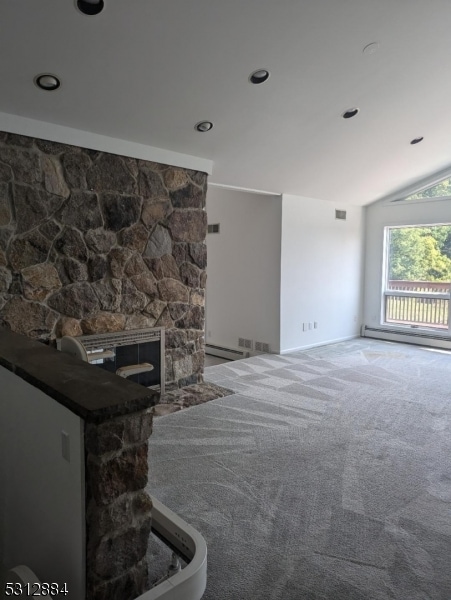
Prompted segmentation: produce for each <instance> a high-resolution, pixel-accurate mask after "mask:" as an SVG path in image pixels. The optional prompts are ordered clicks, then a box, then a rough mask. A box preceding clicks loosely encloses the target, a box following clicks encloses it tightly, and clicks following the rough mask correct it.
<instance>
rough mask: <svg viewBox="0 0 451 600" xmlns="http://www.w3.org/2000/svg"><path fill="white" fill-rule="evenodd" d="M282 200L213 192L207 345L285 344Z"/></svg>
mask: <svg viewBox="0 0 451 600" xmlns="http://www.w3.org/2000/svg"><path fill="white" fill-rule="evenodd" d="M281 208H282V201H281V197H280V196H270V195H263V194H256V193H249V192H244V191H237V190H228V189H223V188H217V187H209V188H208V192H207V215H208V223H210V224H213V223H219V224H220V233H219V234H208V235H207V256H208V265H207V290H206V328H205V329H206V342H207V344H214V345H218V346H225V347H227V348H238V338H239V337H243V338H246V339H251V340H253V341H254V342H256V341H258V342H263V343H267V344H269V345H270V348H271V351H272V352H276V353H277V352H279V350H280V348H279V341H280V324H279V315H280V244H281V239H280V234H281V230H280V223H281Z"/></svg>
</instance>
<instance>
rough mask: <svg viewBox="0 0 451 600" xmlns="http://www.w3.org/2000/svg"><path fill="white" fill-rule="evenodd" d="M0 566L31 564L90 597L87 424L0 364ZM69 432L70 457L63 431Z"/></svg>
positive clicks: (44, 577)
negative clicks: (87, 574)
mask: <svg viewBox="0 0 451 600" xmlns="http://www.w3.org/2000/svg"><path fill="white" fill-rule="evenodd" d="M0 390H1V392H0V394H1V395H0V423H1V428H0V482H1V486H0V487H1V492H0V569H2V572H3V570H4V569H10V568H12V567H15V566H17V565H20V564H25V565H27V566H28V567H29V568H30V569H32V571H34V573H35V574H36V575H37V576H38V577H39V578H40V580H41V581H42V582H49V583H51V582H57V583H59V584H63V583H65V582H66V583H67V586H68V590H69V595H68V596H66V597H68V598H74V599H75V598H76V599H79V600H81V599H82V598H84V597H85V585H84V573H85V564H84V556H85V547H84V535H85V517H84V458H83V454H84V449H83V443H82V434H83V422H82V420H81V419H80V418H78V417H77V416H76V415H74V414H73V413H72V412H70V411H69V410H68V409H66V408H65V407H63V406H61V405H60V404H58V403H57V402H55V400H53V399H51V398H49V397H48V396H47V395H45V394H44V393H43V392H41V391H40V390H38V389H36V388H34V387H33V386H32V385H30V384H28V383H27V382H25V381H23V380H22V379H21V378H20V377H18V376H16V375H14V374H13V373H11V372H10V371H8V370H7V369H5V368H3V367H0ZM62 430H64V431H66V432H67V433H68V434H69V436H70V462H67V461H66V460H65V459H64V458H63V457H62V452H61V431H62Z"/></svg>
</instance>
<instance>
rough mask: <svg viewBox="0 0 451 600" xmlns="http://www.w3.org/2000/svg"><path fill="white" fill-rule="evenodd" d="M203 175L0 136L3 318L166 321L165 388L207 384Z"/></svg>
mask: <svg viewBox="0 0 451 600" xmlns="http://www.w3.org/2000/svg"><path fill="white" fill-rule="evenodd" d="M206 188H207V175H206V174H205V173H201V172H198V171H191V170H187V169H181V168H176V167H171V166H168V165H162V164H158V163H154V162H149V161H144V160H137V159H133V158H128V157H123V156H116V155H112V154H108V153H105V152H96V151H92V150H87V149H83V148H78V147H75V146H69V145H65V144H58V143H54V142H49V141H45V140H40V139H34V138H30V137H24V136H18V135H13V134H9V133H2V132H0V321H3V322H4V323H6V324H8V325H9V326H10V327H11V329H12V330H13V331H16V332H18V333H23V334H25V335H27V336H30V337H33V338H37V339H39V340H41V341H45V342H48V343H53V341H54V340H55V338H56V337H60V336H63V335H81V334H83V333H87V334H88V333H89V334H91V333H101V332H110V331H120V330H124V329H136V328H142V327H154V326H155V327H156V326H164V327H165V328H166V389H167V390H168V391H170V390H171V389H175V388H178V387H183V386H186V385H190V384H195V383H199V382H201V381H202V373H203V364H204V318H205V317H204V305H205V282H206V271H205V269H206V263H207V254H206V245H205V236H206V229H207V216H206V213H205V196H206Z"/></svg>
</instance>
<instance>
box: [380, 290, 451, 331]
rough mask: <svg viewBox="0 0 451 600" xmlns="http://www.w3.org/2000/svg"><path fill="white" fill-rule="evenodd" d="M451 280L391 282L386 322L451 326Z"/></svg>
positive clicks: (385, 293) (386, 298) (420, 325)
mask: <svg viewBox="0 0 451 600" xmlns="http://www.w3.org/2000/svg"><path fill="white" fill-rule="evenodd" d="M450 285H451V283H450V282H442V281H440V282H437V281H396V280H390V281H389V282H388V289H387V290H385V292H384V297H385V307H384V308H385V313H384V314H385V323H388V324H398V325H410V326H413V327H415V326H416V327H428V328H435V329H440V330H442V331H443V330H449V329H450V310H449V302H450Z"/></svg>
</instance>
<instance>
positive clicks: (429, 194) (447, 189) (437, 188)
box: [405, 177, 451, 200]
mask: <svg viewBox="0 0 451 600" xmlns="http://www.w3.org/2000/svg"><path fill="white" fill-rule="evenodd" d="M449 196H451V177H448V178H447V179H444V180H443V181H440V183H436V184H434V185H433V186H431V187H428V188H426V189H424V190H422V191H421V192H416V193H415V194H411V195H410V196H407V198H405V200H421V199H422V198H443V197H445V198H446V197H449Z"/></svg>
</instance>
